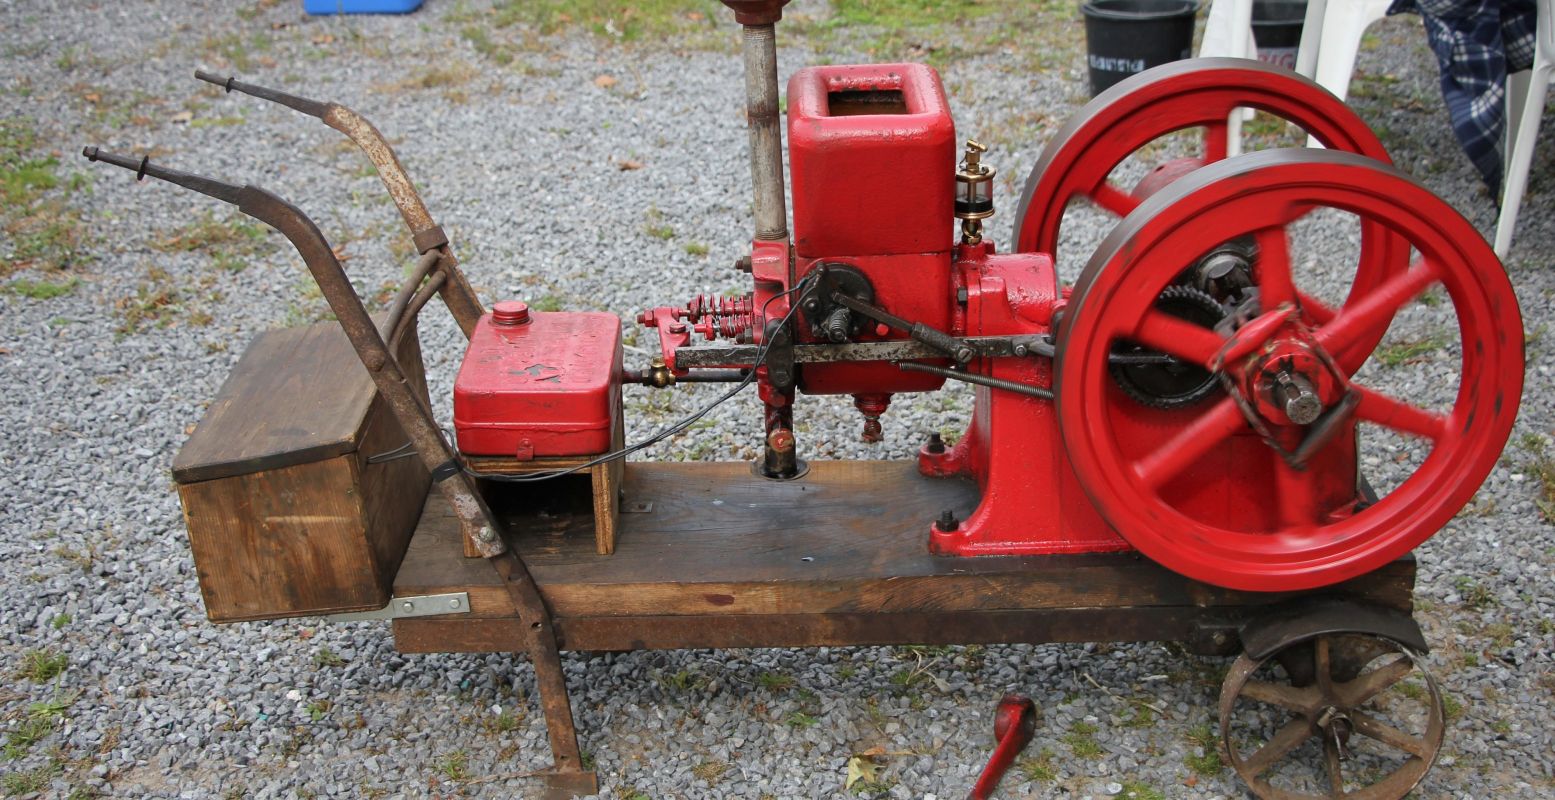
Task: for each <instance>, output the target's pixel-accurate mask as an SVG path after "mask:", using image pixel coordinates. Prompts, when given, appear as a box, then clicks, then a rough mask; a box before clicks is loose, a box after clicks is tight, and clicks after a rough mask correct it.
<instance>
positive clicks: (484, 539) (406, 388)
mask: <svg viewBox="0 0 1555 800" xmlns="http://www.w3.org/2000/svg"><path fill="white" fill-rule="evenodd" d="M82 155H84V156H85V157H86V158H87V159H89V160H91V161H105V162H107V163H110V164H114V165H116V166H120V167H124V168H125V169H129V170H132V171H134V172H135V174H136V179H137V180H139V179H142V178H144V177H146V176H148V175H149V176H151V177H153V178H157V179H159V180H164V181H167V182H169V183H173V184H177V185H179V186H182V187H184V188H186V189H191V190H193V191H196V192H199V193H201V194H204V195H208V196H210V197H214V198H216V199H218V200H221V201H223V202H226V203H230V204H232V205H235V206H237V208H238V210H239V211H241V212H243V213H244V214H247V215H249V216H251V217H253V218H255V219H257V220H259V221H260V222H263V223H265V224H266V225H269V226H270V227H272V228H274V229H276V230H277V231H280V232H281V234H282V235H284V236H285V237H286V238H287V240H288V241H290V242H291V243H292V246H293V247H295V248H296V249H297V253H298V254H299V255H301V256H302V260H303V262H304V263H306V264H307V266H308V271H309V272H310V273H311V274H312V276H313V280H314V281H315V282H316V283H317V284H318V287H319V291H320V292H321V293H322V294H323V296H324V299H325V301H326V302H328V303H329V307H330V310H331V311H332V312H334V314H335V317H336V319H337V320H338V321H339V322H340V327H341V329H342V330H343V331H345V334H346V337H347V338H348V339H349V340H350V342H351V346H352V348H353V349H355V350H356V354H357V356H358V357H359V358H360V359H361V361H362V365H363V366H364V367H366V368H367V372H368V375H370V376H371V377H372V381H373V384H374V385H375V386H376V387H377V389H378V392H379V393H380V394H381V395H383V398H384V400H385V401H386V402H387V403H388V406H389V408H390V410H391V411H392V412H393V413H394V416H395V419H397V420H398V421H399V423H400V427H401V428H402V429H403V430H404V432H405V434H406V436H407V437H409V439H410V441H411V444H412V445H414V447H415V450H416V453H417V455H419V456H420V458H421V461H422V463H423V464H425V466H426V468H427V470H428V471H429V472H430V473H431V474H432V478H433V480H434V481H435V482H436V484H437V487H438V489H439V491H441V492H442V494H443V496H444V497H445V498H447V500H448V503H449V505H450V506H451V507H452V509H453V511H454V515H455V517H456V518H457V519H458V520H459V526H460V529H461V532H462V535H463V536H464V538H465V541H466V544H467V547H470V548H473V550H474V551H475V552H478V553H480V554H481V556H483V557H484V558H486V559H487V561H488V562H489V563H490V564H491V565H492V568H493V569H495V570H496V572H497V574H498V575H499V576H500V577H501V578H502V582H503V587H504V589H505V590H506V593H507V595H508V596H509V598H510V599H511V601H512V603H513V610H514V613H515V615H516V616H517V618H518V620H519V622H520V625H519V626H518V627H517V630H518V634H517V638H518V639H519V640H520V641H518V642H515V647H514V650H515V651H523V652H526V653H528V654H529V658H530V661H531V662H532V663H533V664H534V668H535V682H536V685H537V686H538V687H539V689H540V703H541V707H542V710H543V711H544V713H545V723H546V730H547V733H548V735H549V738H550V744H551V754H552V758H553V764H552V767H551V768H550V769H549V770H545V771H543V772H542V773H540V774H539V776H540V777H543V778H545V779H546V781H547V785H548V787H549V790H548V792H547V796H551V797H558V798H561V797H571V796H573V795H574V794H593V793H594V792H595V791H597V787H598V781H597V778H596V776H595V774H594V773H593V772H592V771H590V770H585V769H583V765H582V754H581V752H580V751H579V748H578V736H577V728H576V726H575V723H574V721H573V717H572V705H571V702H570V700H569V698H568V693H567V683H566V677H565V675H564V674H563V672H562V666H561V654H560V651H559V650H558V648H557V644H556V631H555V627H554V623H553V620H552V617H551V613H550V610H549V608H548V607H547V606H546V604H545V600H544V598H542V597H541V596H540V591H539V589H538V587H537V586H536V585H535V581H534V578H533V577H532V576H531V575H530V574H529V569H528V567H527V566H526V565H525V564H524V561H523V559H522V558H521V557H520V556H519V555H518V551H517V550H516V549H514V548H513V546H512V545H511V544H510V543H509V538H510V532H509V531H508V530H507V529H506V526H505V525H504V524H503V523H502V522H501V520H499V519H498V518H497V517H496V515H494V514H493V513H492V512H491V509H490V507H489V506H487V505H486V501H485V499H484V498H483V497H482V496H481V494H480V491H479V489H478V488H477V487H476V485H475V480H474V478H472V477H471V476H470V474H469V473H467V472H466V471H465V470H464V468H463V464H462V462H461V461H460V459H459V455H458V453H456V452H455V451H454V450H453V448H452V447H450V446H449V444H448V441H447V440H446V439H445V438H444V437H443V433H442V431H441V430H440V429H439V428H438V426H437V422H436V420H435V418H434V417H433V415H432V411H431V409H430V408H428V407H427V406H426V404H425V403H423V402H422V401H421V399H420V398H419V397H418V396H417V394H416V392H415V391H414V390H413V389H412V388H411V384H410V383H409V382H408V381H407V380H406V378H405V373H404V370H402V369H401V368H400V365H399V362H398V361H397V360H396V359H395V357H394V353H393V351H391V350H390V349H389V347H388V345H387V344H386V343H385V339H384V335H383V332H382V331H381V330H380V329H379V327H378V326H376V325H374V324H373V321H372V317H371V316H370V315H369V314H368V312H367V309H366V307H365V306H364V305H363V304H362V299H361V298H360V297H359V296H358V295H357V294H356V290H355V289H354V288H352V286H351V280H350V278H348V277H347V276H346V273H345V270H344V269H343V268H342V267H341V266H340V260H339V259H338V258H337V257H336V256H335V253H334V250H333V249H332V248H331V247H330V245H329V242H328V240H327V239H325V238H324V234H323V233H322V232H320V231H319V228H318V226H317V225H316V224H314V222H313V220H312V219H310V218H309V217H308V215H307V214H305V213H303V212H302V210H301V209H299V208H297V207H296V206H295V205H293V204H291V203H289V202H287V201H286V200H284V199H282V198H280V197H278V196H276V195H275V194H272V193H271V192H268V191H266V190H264V189H262V188H259V187H257V186H251V185H245V186H236V185H233V184H229V183H224V182H222V181H218V180H215V179H213V178H207V177H204V176H200V175H193V174H190V173H186V172H180V171H178V170H173V169H168V168H165V167H160V166H157V165H155V164H152V163H151V162H150V160H149V158H144V157H143V158H140V159H136V158H133V157H130V156H123V155H116V154H113V153H104V152H101V151H99V150H98V149H97V148H95V147H88V148H86V149H85V150H84V151H83V152H82ZM428 255H430V252H429V253H428ZM440 258H441V256H440ZM423 266H426V268H427V269H428V270H430V269H431V267H430V266H427V261H426V260H423V261H422V263H421V264H420V265H418V271H419V270H420V269H421V267H423ZM448 274H449V273H447V272H443V273H438V274H437V275H435V276H434V279H433V280H432V281H429V282H428V283H427V284H426V285H425V286H424V287H422V288H421V289H420V290H419V291H418V292H417V293H416V294H415V295H414V296H412V297H411V299H410V300H408V301H407V302H406V304H405V305H404V306H401V307H400V310H399V312H397V313H398V317H397V318H395V317H394V316H393V315H391V317H390V318H389V319H387V320H385V325H384V327H385V328H387V329H391V332H390V337H389V338H390V341H393V340H396V339H397V337H398V336H399V335H403V333H404V332H405V331H406V330H408V325H409V323H410V322H411V321H412V320H414V319H415V316H416V314H417V313H418V312H419V311H420V310H421V308H422V307H423V306H424V305H425V304H426V302H427V300H429V299H430V297H431V293H432V291H435V290H436V289H437V288H438V286H439V282H438V281H437V280H436V278H438V277H443V276H445V275H448ZM408 285H410V286H413V285H415V283H414V282H412V283H411V284H408ZM445 298H446V294H445ZM396 305H398V301H396ZM451 308H452V307H450V309H451Z"/></svg>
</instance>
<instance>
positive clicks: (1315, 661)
mask: <svg viewBox="0 0 1555 800" xmlns="http://www.w3.org/2000/svg"><path fill="white" fill-rule="evenodd" d="M1329 645H1330V640H1329V638H1328V637H1327V636H1319V637H1317V641H1315V642H1313V643H1312V671H1313V675H1314V676H1316V677H1317V690H1318V692H1320V693H1321V694H1322V695H1323V699H1324V700H1329V701H1332V700H1333V699H1334V659H1333V651H1332V649H1331V648H1330V646H1329Z"/></svg>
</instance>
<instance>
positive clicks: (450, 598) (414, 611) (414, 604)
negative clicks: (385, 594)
mask: <svg viewBox="0 0 1555 800" xmlns="http://www.w3.org/2000/svg"><path fill="white" fill-rule="evenodd" d="M468 613H470V595H469V593H468V592H450V593H448V594H418V595H411V596H409V597H396V598H394V599H392V600H390V601H389V604H388V605H386V606H384V607H383V608H380V609H377V610H376V611H352V612H349V613H346V614H330V615H328V616H326V617H324V620H325V621H326V622H358V621H361V620H369V619H405V618H407V617H436V616H441V615H443V614H468Z"/></svg>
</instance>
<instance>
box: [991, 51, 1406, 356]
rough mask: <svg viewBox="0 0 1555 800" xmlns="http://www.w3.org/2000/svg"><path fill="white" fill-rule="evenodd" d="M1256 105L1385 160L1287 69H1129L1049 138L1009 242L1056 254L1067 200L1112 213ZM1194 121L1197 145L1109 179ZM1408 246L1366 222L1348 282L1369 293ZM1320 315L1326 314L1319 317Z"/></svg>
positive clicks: (1221, 148) (1339, 146)
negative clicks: (1133, 183) (1130, 181)
mask: <svg viewBox="0 0 1555 800" xmlns="http://www.w3.org/2000/svg"><path fill="white" fill-rule="evenodd" d="M1237 108H1255V109H1258V110H1259V111H1263V112H1267V113H1269V114H1272V115H1274V116H1275V117H1278V118H1280V119H1282V120H1285V121H1287V122H1290V123H1292V124H1294V125H1295V126H1296V127H1297V128H1300V129H1301V130H1302V131H1305V132H1306V133H1307V134H1310V135H1312V136H1313V137H1315V138H1316V139H1317V140H1318V141H1320V142H1322V143H1323V145H1324V146H1325V147H1327V148H1329V149H1331V150H1338V151H1342V152H1348V153H1359V154H1361V155H1364V156H1369V157H1371V158H1374V159H1377V160H1378V161H1384V162H1387V161H1389V159H1388V154H1387V151H1386V150H1385V149H1384V148H1383V146H1382V143H1381V142H1380V141H1378V139H1377V135H1376V134H1375V133H1372V131H1371V129H1370V128H1369V127H1367V125H1366V123H1365V122H1364V121H1362V120H1361V118H1360V117H1359V116H1357V115H1356V113H1355V112H1354V111H1352V110H1351V109H1350V107H1349V106H1347V105H1345V104H1344V102H1343V101H1341V100H1339V99H1338V98H1336V97H1334V96H1333V95H1332V94H1331V93H1329V91H1328V90H1327V89H1324V88H1323V87H1321V86H1319V85H1318V84H1316V83H1314V82H1312V81H1310V80H1308V79H1306V78H1303V77H1301V76H1300V75H1297V74H1295V73H1293V72H1290V71H1288V70H1283V69H1277V68H1275V67H1271V66H1268V65H1266V64H1260V63H1258V62H1255V61H1248V60H1247V59H1238V58H1203V59H1189V60H1184V61H1174V62H1172V63H1169V64H1166V65H1163V66H1160V67H1156V68H1154V69H1150V70H1146V71H1145V72H1142V73H1139V74H1138V75H1135V76H1132V77H1130V78H1128V79H1127V80H1124V81H1122V82H1120V83H1118V84H1116V85H1115V86H1113V87H1111V88H1109V89H1108V90H1107V91H1105V92H1102V93H1101V94H1100V95H1097V96H1096V98H1095V99H1093V100H1091V102H1090V103H1088V104H1087V105H1086V106H1085V107H1084V108H1083V109H1081V110H1080V111H1079V113H1077V114H1075V115H1074V117H1072V118H1071V119H1070V120H1069V122H1068V123H1067V124H1065V125H1064V127H1063V128H1061V129H1059V131H1058V133H1057V134H1055V135H1054V136H1053V138H1052V139H1051V140H1049V142H1048V144H1047V147H1046V148H1045V149H1044V150H1043V151H1042V156H1041V158H1039V159H1037V163H1036V166H1034V167H1033V168H1032V170H1031V174H1030V175H1029V176H1028V177H1027V178H1026V186H1025V189H1024V190H1023V191H1022V193H1021V202H1020V208H1019V209H1018V210H1017V211H1016V212H1015V250H1014V252H1018V253H1049V254H1051V255H1052V256H1053V258H1054V260H1055V261H1056V260H1057V258H1058V244H1059V241H1058V240H1059V230H1060V226H1061V225H1062V224H1063V218H1064V210H1065V208H1066V207H1067V206H1068V205H1069V203H1070V202H1072V201H1074V200H1076V199H1079V198H1085V199H1087V200H1089V201H1090V202H1091V203H1092V204H1094V205H1095V206H1096V207H1098V208H1100V209H1102V210H1104V211H1106V212H1109V213H1111V214H1114V215H1116V216H1118V217H1120V218H1121V217H1124V216H1127V215H1128V213H1129V212H1130V211H1133V210H1134V209H1135V208H1137V207H1138V206H1139V204H1140V202H1142V201H1143V199H1144V197H1145V196H1148V194H1150V193H1151V192H1153V191H1157V190H1159V189H1160V187H1161V186H1162V185H1164V182H1166V181H1170V180H1174V179H1176V178H1178V177H1181V176H1182V175H1183V174H1186V172H1187V171H1191V170H1192V169H1194V168H1196V167H1199V166H1202V165H1204V164H1205V163H1213V162H1216V161H1220V160H1222V159H1224V158H1225V157H1226V119H1227V118H1228V117H1229V116H1230V114H1231V112H1232V110H1233V109H1237ZM1192 129H1197V130H1198V131H1199V132H1200V135H1201V141H1202V147H1201V151H1200V154H1199V155H1198V156H1197V157H1195V158H1192V159H1183V160H1178V161H1174V162H1169V163H1167V164H1163V165H1161V166H1159V167H1158V168H1157V169H1158V171H1157V172H1154V173H1152V174H1151V175H1150V176H1147V177H1146V178H1145V179H1144V180H1143V181H1142V182H1141V183H1140V185H1139V186H1137V187H1135V188H1133V189H1132V190H1130V189H1125V188H1123V187H1121V186H1118V185H1116V184H1115V183H1112V182H1110V181H1109V176H1110V175H1111V173H1112V171H1113V170H1114V169H1116V168H1117V167H1118V165H1119V164H1122V163H1123V161H1124V160H1125V159H1127V158H1128V157H1129V156H1130V155H1133V154H1134V153H1137V152H1139V151H1140V150H1141V149H1143V148H1145V147H1146V146H1148V145H1149V144H1150V143H1151V142H1154V141H1156V140H1157V139H1160V138H1161V137H1163V136H1166V135H1167V134H1170V133H1173V132H1175V131H1182V130H1192ZM1408 260H1409V249H1408V248H1407V247H1403V246H1401V242H1400V241H1399V240H1398V238H1397V237H1396V236H1393V235H1390V233H1389V231H1388V230H1387V229H1386V228H1384V227H1383V226H1381V225H1377V224H1363V225H1362V227H1361V252H1360V255H1359V257H1358V261H1357V264H1356V265H1355V270H1356V278H1355V284H1354V291H1355V292H1357V293H1365V292H1367V291H1369V290H1371V289H1372V288H1375V287H1376V286H1377V285H1379V284H1381V282H1382V281H1384V280H1386V279H1387V278H1388V277H1389V276H1390V275H1393V274H1396V273H1398V272H1402V271H1403V270H1404V269H1405V268H1407V267H1408V263H1409V261H1408ZM1318 321H1319V322H1321V321H1322V320H1318ZM1376 344H1377V342H1376V341H1375V340H1372V341H1369V342H1367V341H1364V340H1363V341H1358V342H1357V346H1356V347H1355V348H1354V352H1346V353H1341V354H1340V355H1339V356H1338V360H1339V363H1340V364H1341V366H1344V367H1345V368H1346V369H1347V370H1349V371H1354V370H1355V369H1356V368H1358V367H1359V366H1360V365H1361V362H1362V361H1364V360H1365V359H1366V355H1367V354H1368V353H1370V352H1371V350H1372V348H1374V347H1375V346H1376Z"/></svg>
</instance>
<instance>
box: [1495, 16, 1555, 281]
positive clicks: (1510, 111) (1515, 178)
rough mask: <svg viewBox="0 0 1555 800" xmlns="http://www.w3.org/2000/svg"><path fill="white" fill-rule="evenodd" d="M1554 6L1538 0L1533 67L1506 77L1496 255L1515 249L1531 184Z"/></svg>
mask: <svg viewBox="0 0 1555 800" xmlns="http://www.w3.org/2000/svg"><path fill="white" fill-rule="evenodd" d="M1552 7H1555V0H1539V6H1538V9H1539V12H1538V13H1539V21H1538V25H1537V33H1535V35H1534V39H1535V42H1534V53H1533V69H1531V70H1529V71H1527V72H1519V73H1517V74H1516V75H1508V76H1507V79H1506V86H1507V93H1506V101H1507V104H1506V111H1507V114H1506V120H1507V128H1506V130H1507V147H1506V161H1505V162H1504V163H1505V164H1506V169H1505V170H1503V172H1502V179H1501V182H1502V186H1501V218H1500V219H1499V220H1497V222H1496V246H1495V249H1496V255H1498V256H1500V257H1502V258H1506V254H1507V252H1509V251H1510V250H1511V249H1512V231H1513V229H1515V228H1516V227H1517V211H1518V208H1519V207H1520V206H1521V205H1522V203H1523V193H1524V191H1526V190H1527V188H1528V170H1529V169H1530V168H1531V167H1532V166H1533V145H1534V141H1535V140H1536V139H1538V138H1539V123H1540V122H1541V121H1542V119H1543V117H1544V99H1545V97H1546V95H1547V94H1548V92H1549V88H1550V76H1551V74H1552V73H1555V10H1552ZM1514 131H1515V133H1514Z"/></svg>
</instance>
